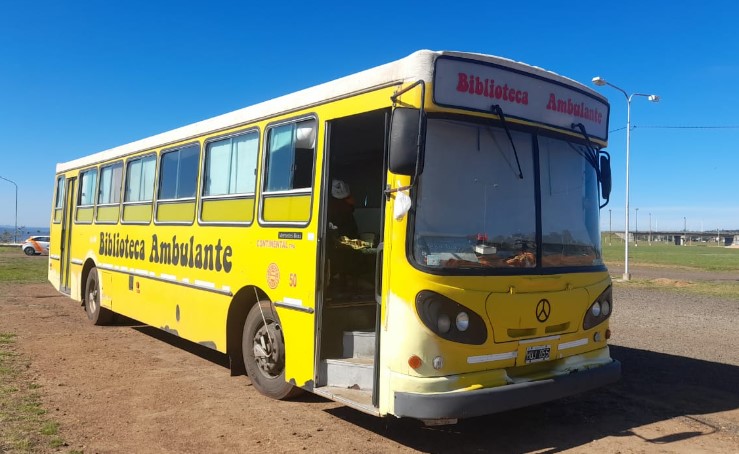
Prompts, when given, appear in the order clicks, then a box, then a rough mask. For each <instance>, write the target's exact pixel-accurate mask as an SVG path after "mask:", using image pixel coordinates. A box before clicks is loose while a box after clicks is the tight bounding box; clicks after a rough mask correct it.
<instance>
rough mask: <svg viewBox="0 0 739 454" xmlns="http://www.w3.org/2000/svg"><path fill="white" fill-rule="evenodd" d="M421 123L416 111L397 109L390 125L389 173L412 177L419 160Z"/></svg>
mask: <svg viewBox="0 0 739 454" xmlns="http://www.w3.org/2000/svg"><path fill="white" fill-rule="evenodd" d="M423 130H424V128H423V123H422V118H421V111H420V110H418V109H408V108H401V107H399V108H397V109H395V110H394V111H393V119H392V124H391V125H390V157H389V160H388V166H389V168H390V171H391V172H393V173H397V174H400V175H414V174H415V173H416V162H418V160H419V159H420V156H419V153H420V147H419V142H420V143H423V141H422V139H423V138H422V137H420V135H421V134H422V131H423Z"/></svg>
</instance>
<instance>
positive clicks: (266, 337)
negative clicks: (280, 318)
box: [253, 320, 284, 378]
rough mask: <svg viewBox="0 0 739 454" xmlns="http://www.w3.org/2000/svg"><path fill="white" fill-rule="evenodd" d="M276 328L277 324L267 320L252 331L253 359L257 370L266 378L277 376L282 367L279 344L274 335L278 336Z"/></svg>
mask: <svg viewBox="0 0 739 454" xmlns="http://www.w3.org/2000/svg"><path fill="white" fill-rule="evenodd" d="M276 328H277V324H276V323H275V322H274V321H271V320H269V321H268V322H267V324H266V325H265V324H262V325H260V326H259V329H258V330H257V331H256V333H254V345H253V350H254V359H255V361H256V363H257V366H259V372H261V374H262V375H264V376H265V377H267V378H277V377H279V376H280V374H281V373H282V369H283V367H284V363H283V361H282V352H281V351H280V345H279V343H278V342H277V340H276V336H279V333H278V332H277V330H276Z"/></svg>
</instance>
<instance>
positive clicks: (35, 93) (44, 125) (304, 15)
mask: <svg viewBox="0 0 739 454" xmlns="http://www.w3.org/2000/svg"><path fill="white" fill-rule="evenodd" d="M266 3H270V4H269V5H267V4H266ZM0 17H2V26H0V135H1V136H2V138H3V146H2V149H0V176H3V177H5V178H8V179H11V180H13V181H15V182H16V183H17V184H18V186H19V195H18V197H19V208H18V224H19V225H26V226H44V225H48V223H49V213H50V206H51V197H52V191H53V182H54V169H55V165H56V163H57V162H64V161H68V160H71V159H75V158H78V157H81V156H84V155H87V154H91V153H94V152H97V151H101V150H104V149H108V148H111V147H114V146H117V145H122V144H124V143H128V142H131V141H134V140H137V139H140V138H143V137H147V136H150V135H153V134H156V133H159V132H163V131H166V130H169V129H173V128H176V127H179V126H183V125H185V124H189V123H192V122H195V121H199V120H202V119H205V118H208V117H212V116H215V115H218V114H221V113H225V112H229V111H232V110H235V109H238V108H241V107H245V106H248V105H251V104H254V103H257V102H260V101H264V100H267V99H270V98H273V97H276V96H279V95H283V94H286V93H289V92H292V91H295V90H298V89H302V88H305V87H309V86H312V85H315V84H318V83H322V82H325V81H328V80H332V79H335V78H337V77H341V76H344V75H347V74H350V73H354V72H357V71H360V70H363V69H366V68H369V67H373V66H376V65H379V64H382V63H386V62H389V61H391V60H395V59H398V58H401V57H404V56H406V55H408V54H410V53H412V52H413V51H415V50H418V49H434V50H441V49H450V50H464V51H472V52H482V53H489V54H493V55H500V56H503V57H507V58H511V59H514V60H519V61H523V62H526V63H529V64H533V65H536V66H541V67H543V68H546V69H549V70H551V71H554V72H557V73H560V74H563V75H565V76H568V77H571V78H573V79H575V80H578V81H581V82H583V83H588V84H590V80H591V79H592V77H594V76H596V75H598V76H602V77H604V78H606V79H607V80H609V81H610V82H612V83H614V84H615V85H618V86H620V87H621V88H623V89H624V90H626V91H627V92H629V93H632V92H641V93H655V94H658V95H660V96H661V98H662V100H661V102H659V103H657V104H653V103H650V102H648V101H647V100H646V99H644V98H635V99H634V100H633V102H632V109H631V113H632V124H633V125H634V126H635V129H633V130H632V138H631V185H630V187H631V198H630V200H631V208H632V222H631V229H632V230H633V228H634V220H633V218H634V211H633V210H634V208H639V219H638V223H639V230H645V229H646V228H647V227H648V223H649V221H648V215H649V213H651V217H652V227H653V228H659V229H679V230H681V229H682V228H683V223H684V218H685V219H686V220H687V228H688V230H700V229H701V228H703V229H706V230H709V229H717V228H718V229H739V197H737V194H739V178H737V177H738V176H739V157H738V156H737V151H738V149H739V145H737V143H739V109H737V108H736V106H739V89H738V88H737V81H739V31H737V26H736V23H735V21H736V18H737V17H739V6H737V4H734V2H728V1H726V2H719V1H712V0H708V1H703V2H699V3H696V2H687V1H672V2H670V6H669V8H667V7H665V3H664V2H656V1H655V2H650V1H645V0H641V1H630V0H627V1H618V2H579V1H568V2H554V1H540V2H539V1H531V0H530V1H528V2H509V3H505V2H495V3H492V2H477V1H464V2H435V1H431V2H423V3H418V4H414V3H408V2H400V1H393V2H384V1H375V2H346V1H340V2H300V3H296V4H295V5H292V4H291V3H287V4H285V3H281V2H258V3H252V2H243V1H233V2H227V1H217V0H214V1H210V2H202V1H201V2H189V1H187V0H181V1H176V2H175V1H151V0H147V1H138V0H136V1H127V2H106V1H102V0H101V1H82V0H80V1H74V2H60V1H47V0H39V1H35V2H23V1H10V0H6V1H4V2H0ZM591 86H592V85H591ZM597 90H598V91H600V92H601V93H603V94H604V95H606V96H607V97H608V98H609V100H610V101H611V128H610V129H611V130H612V131H613V132H612V133H611V136H610V145H609V147H608V150H609V151H610V153H611V155H612V157H613V175H614V191H613V196H612V198H611V203H610V205H608V206H607V207H606V208H605V209H604V210H603V211H602V212H601V226H602V227H603V228H604V229H605V230H607V229H608V227H609V215H610V216H611V219H612V225H613V228H614V230H618V229H623V224H624V183H625V181H624V180H625V142H626V134H625V129H624V128H625V124H626V100H625V98H624V96H623V95H622V94H621V93H619V92H618V91H616V90H614V89H612V88H609V87H597ZM664 126H669V127H675V126H729V127H733V128H723V129H693V128H690V129H674V128H656V127H664ZM14 194H15V193H14V187H13V186H12V185H11V184H9V183H7V182H5V181H0V224H10V225H12V224H13V222H14V216H13V207H14ZM609 209H610V210H612V212H611V213H609Z"/></svg>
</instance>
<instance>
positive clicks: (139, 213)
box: [122, 203, 151, 223]
mask: <svg viewBox="0 0 739 454" xmlns="http://www.w3.org/2000/svg"><path fill="white" fill-rule="evenodd" d="M122 219H123V221H124V222H146V223H149V222H151V203H145V204H141V205H123V216H122Z"/></svg>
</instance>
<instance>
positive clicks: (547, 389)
mask: <svg viewBox="0 0 739 454" xmlns="http://www.w3.org/2000/svg"><path fill="white" fill-rule="evenodd" d="M620 377H621V363H620V362H618V361H616V360H613V361H611V362H610V363H608V364H605V365H602V366H598V367H593V368H590V369H585V370H579V371H576V372H572V373H570V374H567V375H560V376H557V377H553V378H549V379H545V380H536V381H530V382H525V383H515V384H512V385H504V386H497V387H494V388H485V389H479V390H474V391H452V392H445V393H428V394H420V393H410V392H396V393H395V409H394V411H393V413H394V414H395V416H398V417H410V418H416V419H461V418H471V417H474V416H482V415H488V414H491V413H499V412H503V411H507V410H513V409H515V408H521V407H527V406H529V405H536V404H540V403H543V402H548V401H551V400H555V399H559V398H562V397H566V396H571V395H573V394H577V393H580V392H584V391H589V390H591V389H595V388H598V387H601V386H604V385H607V384H609V383H613V382H615V381H618V379H619V378H620Z"/></svg>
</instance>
